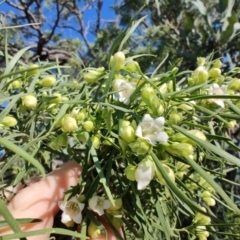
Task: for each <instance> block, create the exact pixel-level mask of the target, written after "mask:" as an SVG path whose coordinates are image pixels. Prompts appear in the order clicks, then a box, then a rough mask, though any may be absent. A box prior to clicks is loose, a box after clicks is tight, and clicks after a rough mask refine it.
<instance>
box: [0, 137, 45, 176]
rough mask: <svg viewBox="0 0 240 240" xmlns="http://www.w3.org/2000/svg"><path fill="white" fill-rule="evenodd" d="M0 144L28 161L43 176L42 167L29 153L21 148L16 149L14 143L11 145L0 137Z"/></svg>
mask: <svg viewBox="0 0 240 240" xmlns="http://www.w3.org/2000/svg"><path fill="white" fill-rule="evenodd" d="M0 144H2V145H3V146H4V147H6V148H8V149H9V150H11V151H13V152H15V153H16V154H17V155H18V156H20V157H22V158H23V159H25V160H26V161H28V162H29V163H30V164H32V165H33V166H34V167H36V168H37V169H38V170H39V171H40V172H41V174H42V175H43V176H45V170H44V168H43V166H42V165H41V164H40V163H39V162H38V160H37V159H35V158H33V157H32V156H31V155H30V154H29V153H27V152H26V151H24V150H23V149H22V148H20V147H18V146H17V145H15V144H14V143H11V142H10V141H8V140H6V139H4V138H2V137H0Z"/></svg>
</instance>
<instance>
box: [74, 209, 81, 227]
mask: <svg viewBox="0 0 240 240" xmlns="http://www.w3.org/2000/svg"><path fill="white" fill-rule="evenodd" d="M72 219H73V221H74V222H75V223H78V224H79V223H81V222H82V212H81V211H80V212H79V213H78V214H77V215H75V216H73V217H72Z"/></svg>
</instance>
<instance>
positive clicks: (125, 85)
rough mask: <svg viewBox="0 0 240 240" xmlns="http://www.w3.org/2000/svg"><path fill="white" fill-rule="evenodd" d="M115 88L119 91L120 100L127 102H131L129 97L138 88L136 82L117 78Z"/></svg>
mask: <svg viewBox="0 0 240 240" xmlns="http://www.w3.org/2000/svg"><path fill="white" fill-rule="evenodd" d="M113 88H114V90H115V91H117V94H118V100H119V101H120V102H123V103H125V104H128V103H129V98H130V96H131V95H132V93H133V92H134V91H135V89H136V83H133V82H127V81H126V80H122V79H117V80H115V82H114V86H113Z"/></svg>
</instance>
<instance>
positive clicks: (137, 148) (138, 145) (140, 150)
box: [129, 138, 151, 155]
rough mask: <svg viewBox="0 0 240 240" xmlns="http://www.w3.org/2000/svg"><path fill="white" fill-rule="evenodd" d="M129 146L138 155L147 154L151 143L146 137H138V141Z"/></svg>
mask: <svg viewBox="0 0 240 240" xmlns="http://www.w3.org/2000/svg"><path fill="white" fill-rule="evenodd" d="M129 147H130V148H131V150H132V151H133V152H134V153H136V154H137V155H145V154H147V153H148V152H149V150H150V149H151V144H150V143H149V142H148V141H146V140H145V139H141V138H138V139H137V141H135V142H132V143H130V144H129Z"/></svg>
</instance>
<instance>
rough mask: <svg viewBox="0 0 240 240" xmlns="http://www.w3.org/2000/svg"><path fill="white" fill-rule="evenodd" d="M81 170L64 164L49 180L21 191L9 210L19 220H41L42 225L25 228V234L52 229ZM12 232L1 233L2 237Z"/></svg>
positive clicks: (73, 164) (39, 239)
mask: <svg viewBox="0 0 240 240" xmlns="http://www.w3.org/2000/svg"><path fill="white" fill-rule="evenodd" d="M80 174H81V167H80V166H79V165H78V164H77V163H76V162H73V161H72V162H69V163H67V164H64V165H63V166H62V167H60V168H59V169H57V170H55V171H53V172H52V173H50V174H49V175H48V176H47V177H46V178H45V179H43V180H41V181H39V182H36V183H34V184H31V185H30V186H28V187H26V188H24V189H22V190H20V191H19V192H18V194H17V195H16V196H15V197H14V198H13V199H12V201H11V202H10V203H9V205H8V208H9V210H10V211H11V213H12V215H13V216H14V217H15V218H26V217H27V218H37V219H41V220H42V222H39V223H30V224H24V225H21V228H22V230H23V231H33V230H40V229H45V228H51V227H52V225H53V219H54V216H55V214H56V213H57V212H58V211H59V207H58V201H61V200H63V198H64V192H65V191H66V190H67V189H68V188H69V187H70V186H75V185H76V184H77V181H78V178H79V176H80ZM6 231H9V229H6V228H5V229H0V236H1V235H3V234H6ZM48 237H49V235H41V236H35V237H29V238H28V239H29V240H45V239H48Z"/></svg>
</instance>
